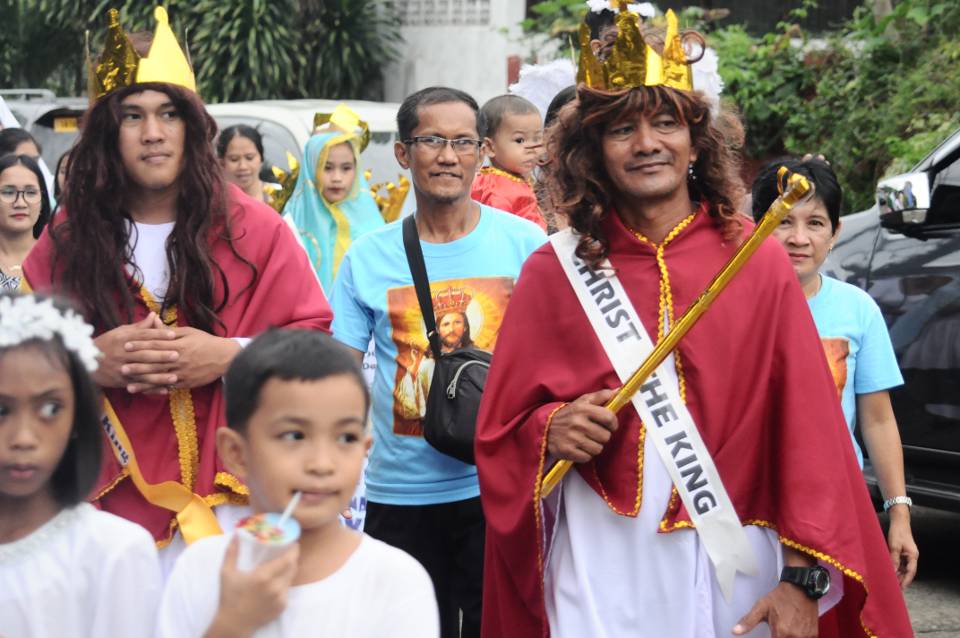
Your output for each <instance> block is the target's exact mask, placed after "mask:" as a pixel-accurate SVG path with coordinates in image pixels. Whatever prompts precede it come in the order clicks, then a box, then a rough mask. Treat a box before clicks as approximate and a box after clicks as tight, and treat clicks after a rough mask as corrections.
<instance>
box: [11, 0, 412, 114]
mask: <svg viewBox="0 0 960 638" xmlns="http://www.w3.org/2000/svg"><path fill="white" fill-rule="evenodd" d="M163 4H164V5H165V6H166V7H167V10H168V12H169V14H170V19H171V26H172V27H173V30H174V32H176V33H177V35H178V37H179V38H180V40H181V42H183V41H187V42H188V45H189V52H190V55H191V58H192V60H193V63H194V70H195V72H196V74H197V83H198V85H199V90H200V94H201V95H202V96H203V97H204V98H205V99H206V100H208V101H238V100H249V99H267V98H294V97H324V98H332V99H346V98H367V99H380V98H382V83H383V79H382V69H383V67H384V66H385V65H386V64H387V63H389V62H390V61H392V60H394V59H396V56H397V51H396V45H397V44H398V43H399V42H400V39H401V38H400V33H399V29H398V27H397V20H396V18H395V12H394V11H393V4H392V1H391V0H193V1H188V0H167V1H166V2H164V3H163ZM8 5H9V10H8V9H7V7H8ZM155 6H156V3H154V2H144V1H143V0H0V13H2V14H3V15H4V16H5V17H6V16H8V15H9V16H12V17H13V18H14V20H12V21H11V23H10V24H9V26H8V23H7V22H5V24H4V28H3V29H0V84H2V85H4V86H24V87H45V88H50V89H53V90H54V91H56V92H57V93H58V94H68V95H71V94H72V95H79V94H82V93H83V91H84V89H85V86H86V71H85V68H84V57H83V50H84V32H85V31H86V30H87V29H90V38H91V47H92V48H93V49H95V50H96V49H98V48H99V45H100V42H101V40H102V37H103V33H104V27H105V25H106V14H107V10H108V9H109V8H117V9H118V10H119V11H120V16H121V23H122V24H123V25H124V28H126V29H127V30H128V31H139V30H150V31H152V30H153V28H154V21H153V9H154V7H155ZM13 24H18V25H22V26H21V27H19V28H11V27H12V26H13Z"/></svg>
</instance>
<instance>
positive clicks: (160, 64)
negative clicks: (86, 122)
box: [87, 7, 197, 101]
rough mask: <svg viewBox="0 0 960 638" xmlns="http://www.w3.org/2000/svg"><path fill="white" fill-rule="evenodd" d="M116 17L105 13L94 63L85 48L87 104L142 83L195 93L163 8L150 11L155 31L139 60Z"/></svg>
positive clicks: (190, 72)
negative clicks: (103, 34) (104, 32)
mask: <svg viewBox="0 0 960 638" xmlns="http://www.w3.org/2000/svg"><path fill="white" fill-rule="evenodd" d="M119 15H120V14H119V12H118V11H117V10H116V9H110V11H109V12H108V13H107V16H108V20H109V24H108V25H107V37H106V40H105V41H104V44H103V53H101V54H100V59H99V60H98V61H97V63H96V64H94V63H93V61H92V60H91V59H90V50H89V46H88V47H87V66H88V70H89V93H90V99H91V101H96V100H99V99H100V98H102V97H103V96H104V95H106V94H108V93H111V92H113V91H116V90H117V89H122V88H124V87H128V86H133V85H135V84H144V83H146V82H163V83H165V84H175V85H177V86H182V87H183V88H185V89H189V90H191V91H193V92H196V90H197V80H196V78H195V77H194V75H193V69H191V68H190V62H189V61H188V60H187V56H186V55H185V54H184V52H183V50H182V49H181V48H180V45H179V44H178V43H177V37H176V36H175V35H174V34H173V30H172V29H170V21H169V18H168V16H167V10H166V9H164V8H163V7H157V8H156V9H154V10H153V17H154V18H155V19H156V21H157V28H156V30H155V31H154V33H153V42H152V43H151V44H150V51H149V52H148V53H147V56H146V57H143V58H141V57H140V55H139V54H138V53H137V52H136V50H135V49H134V48H133V44H132V43H131V42H130V38H129V37H128V36H127V34H126V32H125V31H124V30H123V27H121V26H120V18H119Z"/></svg>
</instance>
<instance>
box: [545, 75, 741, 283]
mask: <svg viewBox="0 0 960 638" xmlns="http://www.w3.org/2000/svg"><path fill="white" fill-rule="evenodd" d="M636 112H640V113H642V114H643V115H644V116H646V117H653V116H654V115H657V114H660V113H669V114H670V115H672V116H674V117H675V118H677V119H678V120H679V121H680V122H681V123H682V124H683V125H685V126H688V127H689V128H690V138H691V142H692V144H693V148H695V149H696V150H697V161H696V163H695V164H694V167H693V169H694V174H695V176H696V179H691V180H688V187H689V188H690V195H691V198H692V199H695V200H700V201H706V202H707V205H708V211H709V214H710V216H711V217H712V218H713V219H714V220H715V221H716V223H717V225H718V227H720V229H721V230H722V232H723V234H724V236H725V237H726V238H728V239H732V238H733V237H735V236H736V235H737V234H738V233H739V232H740V230H741V228H742V225H741V221H740V214H739V213H738V212H737V210H738V206H739V204H740V202H741V200H742V199H743V196H744V194H745V188H744V184H743V181H742V179H741V177H740V155H739V149H740V147H742V145H743V126H742V125H741V123H740V120H739V118H738V117H737V116H736V114H734V113H732V112H728V111H722V110H721V111H719V115H718V116H717V117H716V119H715V117H714V115H713V113H711V110H710V104H709V102H708V101H707V99H706V98H705V97H703V95H702V94H700V93H697V92H692V93H691V92H686V91H679V90H676V89H672V88H668V87H663V86H654V87H646V86H645V87H638V88H635V89H630V90H628V91H618V92H608V91H600V90H595V89H591V88H588V87H587V86H585V85H581V86H579V87H578V89H577V99H576V100H573V101H572V102H570V103H569V104H567V105H566V106H564V107H563V109H561V111H560V113H559V116H558V117H557V119H556V121H555V122H554V123H553V124H552V125H550V127H549V128H548V129H547V136H546V137H547V141H546V144H547V152H548V156H549V157H550V158H551V160H550V162H549V164H548V165H547V166H546V167H545V170H544V173H543V182H544V187H545V189H546V192H547V194H548V196H549V198H550V200H551V201H552V202H553V203H554V206H555V208H556V212H557V213H558V214H560V215H562V216H564V217H566V218H567V220H568V222H569V224H570V226H571V227H573V229H574V230H576V231H577V232H578V233H579V234H580V235H581V239H580V244H579V246H578V247H577V256H578V257H580V258H581V259H583V260H584V261H585V262H587V263H588V264H590V265H591V266H592V267H597V266H598V265H599V264H600V263H601V262H602V261H603V260H604V259H606V257H607V255H608V253H609V240H608V238H607V237H606V236H604V233H603V229H602V221H603V219H604V218H605V217H606V216H607V215H608V214H610V211H611V210H612V206H613V199H614V198H613V193H614V191H615V187H614V185H613V183H612V181H611V180H610V178H609V176H608V175H607V172H606V170H605V168H604V161H603V149H602V140H603V135H604V132H605V130H606V129H607V127H608V126H610V125H611V124H613V123H615V122H617V121H619V120H621V119H622V118H623V117H625V116H627V115H629V114H631V113H636Z"/></svg>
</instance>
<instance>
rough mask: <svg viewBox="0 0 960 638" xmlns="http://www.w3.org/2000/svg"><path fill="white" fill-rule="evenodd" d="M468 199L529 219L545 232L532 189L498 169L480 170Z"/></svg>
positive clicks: (519, 179)
mask: <svg viewBox="0 0 960 638" xmlns="http://www.w3.org/2000/svg"><path fill="white" fill-rule="evenodd" d="M470 198H471V199H473V200H475V201H478V202H480V203H481V204H486V205H487V206H492V207H493V208H498V209H500V210H505V211H507V212H508V213H513V214H514V215H516V216H518V217H523V218H524V219H529V220H530V221H532V222H533V223H535V224H536V225H537V226H539V227H540V228H542V229H543V230H547V222H546V221H544V219H543V215H542V214H541V213H540V206H539V204H538V203H537V196H536V195H535V194H534V192H533V188H531V187H530V184H527V183H526V182H525V181H523V179H521V178H519V177H517V176H516V175H511V174H509V173H507V172H505V171H501V170H499V169H490V168H482V169H480V172H479V173H478V174H477V176H476V178H474V180H473V188H472V190H471V191H470Z"/></svg>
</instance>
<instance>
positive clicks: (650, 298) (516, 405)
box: [476, 212, 913, 638]
mask: <svg viewBox="0 0 960 638" xmlns="http://www.w3.org/2000/svg"><path fill="white" fill-rule="evenodd" d="M750 230H751V224H750V222H748V221H746V220H744V236H746V234H748V233H749V231H750ZM604 232H605V233H606V234H607V236H608V237H609V238H610V261H611V263H612V264H613V266H614V267H615V268H616V269H617V272H618V275H619V277H620V280H621V282H622V283H623V286H624V288H625V290H626V292H627V294H628V296H629V297H630V299H631V301H632V302H633V304H634V305H635V307H636V309H637V313H638V314H639V316H640V319H641V321H642V322H643V323H644V326H645V328H646V329H647V331H648V333H649V334H650V335H651V337H652V338H655V337H656V335H657V334H658V314H659V312H660V304H659V302H658V299H659V297H660V290H661V287H660V286H661V273H660V269H659V267H658V263H657V259H656V253H657V249H656V247H654V246H653V245H652V244H650V243H645V242H643V241H641V240H639V239H638V238H636V237H635V236H634V235H633V234H632V233H631V232H630V231H629V230H628V229H627V228H626V227H625V226H624V225H623V223H622V222H621V221H620V219H619V217H618V216H617V215H615V214H611V215H608V217H607V219H606V220H605V221H604ZM735 248H736V246H735V244H734V242H730V241H724V240H723V238H722V236H721V234H720V232H719V231H718V230H717V228H716V226H715V224H714V222H713V221H712V220H711V219H710V217H709V216H708V215H707V214H705V213H704V212H700V213H698V214H697V215H696V217H695V218H694V219H693V221H692V223H690V224H689V226H687V227H686V228H684V229H683V230H681V231H680V232H679V233H677V234H676V236H675V237H674V238H673V239H672V240H671V241H670V242H669V243H666V244H664V248H663V250H662V259H663V262H664V263H665V265H666V269H667V271H668V275H669V290H670V296H671V297H672V307H673V314H674V317H675V320H676V319H679V317H680V315H681V314H682V312H683V311H684V310H686V308H687V307H688V306H689V305H690V304H691V303H692V302H693V301H694V299H696V297H697V296H698V295H699V293H700V292H702V291H703V289H704V288H705V287H706V286H707V284H708V283H709V281H710V280H711V279H712V277H713V275H714V274H715V273H716V272H717V271H718V270H719V269H720V268H721V267H722V266H723V264H724V263H726V261H727V260H728V259H729V257H730V256H731V255H732V253H733V252H734V250H735ZM678 352H679V357H678V360H679V364H678V371H679V372H681V373H682V375H683V378H684V379H685V384H686V401H687V406H688V407H689V409H690V412H691V414H692V415H693V418H694V420H695V422H696V423H697V425H698V427H699V429H700V432H701V434H702V436H703V440H704V442H705V443H706V446H707V448H708V449H709V451H710V453H711V455H712V456H713V459H714V461H715V463H716V467H717V470H718V471H719V473H720V476H721V478H722V480H723V483H724V485H725V487H726V489H727V492H728V493H729V495H730V498H731V501H732V502H733V505H734V507H735V508H736V510H737V514H738V515H739V517H740V519H741V521H743V522H744V524H758V525H764V526H767V527H770V528H773V529H775V530H776V531H777V532H778V534H779V535H780V539H781V542H782V543H784V544H787V545H790V546H793V547H795V548H797V549H800V550H801V551H804V552H806V553H807V554H810V555H812V556H815V557H817V558H819V559H821V560H825V561H828V562H831V563H832V564H833V565H834V566H835V567H838V568H839V569H840V571H841V572H842V573H844V574H845V576H844V583H843V592H844V595H843V598H842V599H841V601H840V602H839V603H838V604H837V606H836V607H834V608H833V609H831V610H830V611H829V612H827V613H826V614H825V615H824V616H822V617H821V619H820V636H821V637H822V638H852V637H854V636H873V635H876V636H879V637H881V638H887V637H890V638H893V637H896V638H900V637H903V636H912V635H913V633H912V630H911V628H910V621H909V618H908V616H907V612H906V607H905V604H904V600H903V596H902V594H901V593H900V590H899V586H898V583H897V580H896V576H895V574H894V571H893V568H892V566H891V561H890V556H889V554H888V552H887V548H886V542H885V540H884V538H883V535H882V533H881V530H880V526H879V524H878V522H877V517H876V514H875V512H874V511H873V508H872V506H871V503H870V499H869V496H868V494H867V490H866V487H865V483H864V480H863V476H862V474H861V472H860V469H859V467H858V465H857V462H856V458H855V457H854V453H853V449H852V446H851V445H850V438H849V437H850V435H849V434H848V432H847V428H846V425H845V423H844V419H843V413H842V411H841V408H840V404H839V402H838V400H837V393H836V389H835V388H834V386H833V381H832V378H831V376H830V371H829V369H828V367H827V364H826V361H825V359H824V355H823V350H822V348H820V347H819V337H818V336H817V331H816V328H815V326H814V323H813V320H812V318H811V316H810V311H809V309H808V307H807V303H806V300H805V299H804V297H803V293H802V291H801V289H800V286H799V283H798V281H797V277H796V275H795V274H794V272H793V269H792V267H791V265H790V263H789V261H788V260H787V258H786V256H785V255H784V253H783V250H782V248H781V247H780V246H779V245H777V244H776V243H775V242H773V241H772V240H770V241H768V242H766V243H765V244H763V245H762V246H761V247H760V249H759V250H758V251H757V253H756V254H755V255H754V257H753V258H752V259H751V261H750V262H749V263H748V264H747V265H746V266H745V267H744V269H743V270H742V271H741V272H740V274H739V275H738V276H737V277H736V278H735V279H734V280H733V281H732V282H731V283H730V284H729V286H728V287H727V289H726V290H724V291H723V292H722V293H721V294H720V296H719V297H718V298H717V300H716V301H715V302H714V303H713V305H712V307H711V308H710V309H709V310H708V311H707V312H706V314H705V315H704V316H703V317H702V318H701V319H700V321H699V323H697V325H696V326H694V327H693V328H692V329H691V330H690V332H689V333H688V334H687V335H686V337H685V338H684V339H683V341H682V342H681V344H680V346H679V349H678ZM639 364H640V362H639V361H638V362H637V365H638V366H639ZM619 385H620V382H619V380H618V378H617V376H616V374H615V372H614V371H613V367H612V366H611V364H610V362H609V360H608V359H607V357H606V355H605V353H604V351H603V349H602V347H601V345H600V342H599V340H598V339H597V337H596V335H595V333H594V332H593V328H592V327H591V325H590V323H589V321H588V319H587V317H586V315H585V313H584V311H583V309H582V308H581V306H580V303H579V301H578V300H577V298H576V296H575V293H574V291H573V288H572V287H571V285H570V283H569V281H568V280H567V277H566V275H565V274H564V273H563V270H562V267H561V265H560V262H559V261H558V259H557V257H556V255H555V253H554V249H553V246H552V245H551V244H549V243H548V244H546V245H544V246H543V247H541V248H540V249H539V250H537V251H536V252H535V253H533V254H532V255H531V256H530V258H529V259H528V260H527V262H526V264H525V265H524V268H523V272H522V273H521V275H520V279H519V281H518V282H517V286H516V288H515V289H514V292H513V296H512V298H511V301H510V305H509V306H508V308H507V312H506V315H505V317H504V320H503V326H502V328H501V331H500V336H499V342H498V344H497V354H496V356H495V357H494V359H493V366H492V368H491V370H490V376H489V378H488V380H487V385H486V387H485V389H484V401H483V405H482V406H481V411H480V416H479V419H478V423H477V445H476V453H477V469H478V471H479V477H480V493H481V498H482V500H483V506H484V511H485V513H486V516H487V544H486V557H485V574H484V597H483V604H484V609H483V624H482V628H483V635H484V636H487V637H489V638H494V637H500V636H510V637H511V638H527V637H531V638H532V637H540V636H544V637H545V636H548V635H549V627H548V624H547V617H546V611H545V607H544V598H543V586H544V585H543V569H544V567H543V557H544V550H545V548H544V547H543V535H542V531H543V530H542V517H541V509H540V502H539V494H538V492H537V489H538V484H539V480H538V479H539V476H540V472H541V468H542V471H543V472H545V471H546V470H547V469H548V468H547V467H546V463H545V459H544V455H545V454H546V444H545V439H544V437H545V433H546V427H547V421H548V418H549V416H550V415H551V413H552V412H553V411H554V410H555V409H556V408H557V407H558V406H559V405H561V403H562V402H565V401H572V400H574V399H576V398H577V397H579V396H581V395H583V394H586V393H588V392H592V391H595V390H598V389H601V388H616V387H619ZM619 422H620V427H619V429H618V430H617V431H616V433H615V434H614V435H613V437H612V438H611V440H610V442H609V443H608V444H607V445H606V447H605V448H604V451H603V452H602V453H601V454H600V455H599V456H598V457H596V458H595V459H594V460H593V461H592V462H591V463H589V464H584V465H579V466H577V469H578V471H579V472H580V474H581V476H582V477H583V479H584V480H585V481H586V482H587V483H588V484H589V485H590V486H591V488H592V489H593V490H594V491H595V492H597V494H598V495H597V498H601V496H600V492H601V485H602V487H603V488H605V490H606V493H607V496H608V497H609V499H610V501H608V503H609V504H612V505H613V506H615V507H616V508H617V509H619V510H621V511H624V512H630V511H631V510H633V509H634V506H635V503H636V502H639V494H638V490H639V488H640V485H639V480H638V479H639V477H640V476H641V472H642V469H641V468H640V467H638V460H639V457H640V455H642V452H643V448H642V443H641V439H640V432H641V427H642V425H641V422H640V418H639V417H638V416H637V413H636V411H635V410H634V408H633V406H632V405H630V406H628V407H627V408H625V409H624V410H622V411H621V412H620V414H619ZM638 446H639V452H640V455H638ZM640 507H643V504H642V503H641V505H640ZM689 520H690V518H689V516H688V514H687V512H686V510H685V508H684V507H683V506H682V504H681V503H680V501H679V499H673V500H672V504H671V507H670V511H667V512H664V514H663V522H662V523H661V531H662V532H663V533H675V534H691V533H695V532H694V531H693V530H691V529H689V526H688V525H685V523H688V522H689ZM598 569H602V566H598ZM867 592H869V595H868V593H867Z"/></svg>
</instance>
